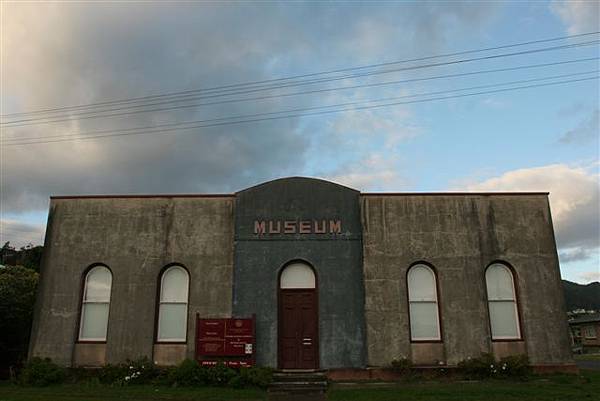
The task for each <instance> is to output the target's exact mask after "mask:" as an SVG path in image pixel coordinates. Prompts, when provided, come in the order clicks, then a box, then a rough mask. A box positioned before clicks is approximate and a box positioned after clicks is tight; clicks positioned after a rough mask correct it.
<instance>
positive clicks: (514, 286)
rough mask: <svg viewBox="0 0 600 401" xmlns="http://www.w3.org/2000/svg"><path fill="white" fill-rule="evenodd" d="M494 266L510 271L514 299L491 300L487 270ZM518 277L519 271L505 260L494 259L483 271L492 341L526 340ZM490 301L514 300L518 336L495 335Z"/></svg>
mask: <svg viewBox="0 0 600 401" xmlns="http://www.w3.org/2000/svg"><path fill="white" fill-rule="evenodd" d="M494 266H501V267H503V268H504V269H506V270H507V271H508V273H509V274H510V278H511V284H512V293H513V299H512V300H490V295H489V293H488V286H487V272H488V270H489V269H490V268H492V267H494ZM517 279H518V276H517V272H516V271H515V269H514V267H513V266H512V265H510V264H509V263H507V262H505V261H503V260H495V261H493V262H492V263H490V264H489V265H488V266H487V267H486V268H485V269H484V271H483V285H484V288H485V301H486V307H487V311H488V313H487V315H488V326H489V330H490V337H491V340H492V342H510V341H523V340H524V338H523V324H522V322H521V307H520V305H519V288H518V287H517V284H516V280H517ZM490 302H512V303H513V305H514V310H515V323H516V325H517V336H516V337H512V336H510V337H509V336H494V333H493V332H492V315H491V313H490Z"/></svg>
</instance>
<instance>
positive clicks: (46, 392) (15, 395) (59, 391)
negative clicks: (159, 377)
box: [0, 382, 266, 401]
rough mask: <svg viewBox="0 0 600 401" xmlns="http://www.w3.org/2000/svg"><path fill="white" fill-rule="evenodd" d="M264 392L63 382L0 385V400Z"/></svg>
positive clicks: (227, 400) (187, 398)
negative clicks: (33, 385) (46, 385)
mask: <svg viewBox="0 0 600 401" xmlns="http://www.w3.org/2000/svg"><path fill="white" fill-rule="evenodd" d="M265 399H266V391H263V390H255V389H241V390H236V389H228V388H214V387H200V388H192V387H187V388H184V387H180V388H172V387H161V386H137V385H136V386H125V387H111V386H105V385H99V384H97V385H86V384H65V385H59V386H49V387H41V388H36V387H20V386H15V385H11V384H9V383H6V382H4V383H1V384H0V401H112V400H115V401H116V400H119V401H171V400H173V401H175V400H177V401H237V400H240V401H242V400H244V401H264V400H265Z"/></svg>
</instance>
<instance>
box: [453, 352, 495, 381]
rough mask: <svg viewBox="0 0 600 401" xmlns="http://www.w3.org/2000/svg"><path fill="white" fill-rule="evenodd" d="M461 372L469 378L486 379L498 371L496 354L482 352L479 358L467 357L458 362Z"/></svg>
mask: <svg viewBox="0 0 600 401" xmlns="http://www.w3.org/2000/svg"><path fill="white" fill-rule="evenodd" d="M458 368H459V369H460V371H461V373H462V374H463V375H464V376H465V377H466V378H467V379H484V378H486V377H492V376H493V375H494V374H496V373H497V372H498V364H497V363H496V360H495V359H494V355H492V354H489V353H484V354H481V356H480V357H479V358H467V359H465V360H464V361H462V362H460V363H459V364H458Z"/></svg>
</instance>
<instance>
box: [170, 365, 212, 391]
mask: <svg viewBox="0 0 600 401" xmlns="http://www.w3.org/2000/svg"><path fill="white" fill-rule="evenodd" d="M206 376H207V375H206V373H205V372H204V368H203V367H202V366H200V365H199V364H198V362H196V361H194V360H191V359H186V360H184V361H183V362H181V363H180V364H179V365H178V366H177V367H175V368H172V369H171V370H170V372H169V374H168V376H167V383H168V384H170V385H175V386H201V385H203V384H206V381H207V380H206Z"/></svg>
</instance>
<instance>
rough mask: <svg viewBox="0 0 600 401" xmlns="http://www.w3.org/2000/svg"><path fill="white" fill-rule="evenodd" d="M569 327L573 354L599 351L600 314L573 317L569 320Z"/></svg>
mask: <svg viewBox="0 0 600 401" xmlns="http://www.w3.org/2000/svg"><path fill="white" fill-rule="evenodd" d="M569 327H570V328H571V342H572V346H573V350H574V351H575V352H583V353H587V352H596V351H600V313H594V314H589V315H583V316H577V317H574V318H572V319H570V320H569Z"/></svg>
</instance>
